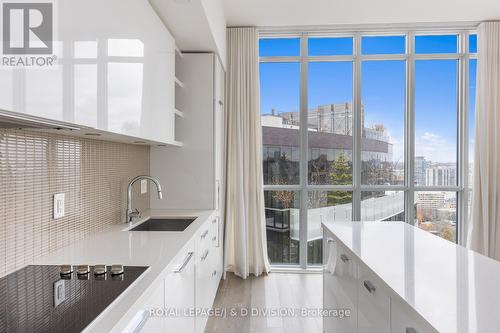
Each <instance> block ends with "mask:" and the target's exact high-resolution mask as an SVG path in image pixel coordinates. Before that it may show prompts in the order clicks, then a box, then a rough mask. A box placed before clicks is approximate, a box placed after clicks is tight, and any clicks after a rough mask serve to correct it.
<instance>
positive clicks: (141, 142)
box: [134, 141, 146, 144]
mask: <svg viewBox="0 0 500 333" xmlns="http://www.w3.org/2000/svg"><path fill="white" fill-rule="evenodd" d="M134 143H137V144H145V143H146V142H144V141H134Z"/></svg>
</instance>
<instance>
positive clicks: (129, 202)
mask: <svg viewBox="0 0 500 333" xmlns="http://www.w3.org/2000/svg"><path fill="white" fill-rule="evenodd" d="M141 179H147V180H149V181H151V182H152V183H153V184H155V185H156V190H157V192H158V199H159V200H161V199H163V192H162V189H161V184H160V181H159V180H158V179H157V178H155V177H151V176H146V175H141V176H137V177H134V178H133V179H132V180H131V181H130V183H129V184H128V188H127V223H130V222H132V219H133V218H134V217H137V216H139V211H138V210H137V209H136V210H135V211H133V210H132V186H133V185H134V183H135V182H137V181H138V180H141Z"/></svg>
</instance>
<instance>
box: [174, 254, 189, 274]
mask: <svg viewBox="0 0 500 333" xmlns="http://www.w3.org/2000/svg"><path fill="white" fill-rule="evenodd" d="M193 254H194V252H189V253H188V254H187V256H186V259H184V262H183V263H182V265H181V267H179V268H177V269H175V270H174V273H180V272H182V270H183V269H184V267H186V265H187V264H188V262H189V261H190V260H191V258H192V257H193Z"/></svg>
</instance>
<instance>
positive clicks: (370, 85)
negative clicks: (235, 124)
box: [260, 36, 476, 162]
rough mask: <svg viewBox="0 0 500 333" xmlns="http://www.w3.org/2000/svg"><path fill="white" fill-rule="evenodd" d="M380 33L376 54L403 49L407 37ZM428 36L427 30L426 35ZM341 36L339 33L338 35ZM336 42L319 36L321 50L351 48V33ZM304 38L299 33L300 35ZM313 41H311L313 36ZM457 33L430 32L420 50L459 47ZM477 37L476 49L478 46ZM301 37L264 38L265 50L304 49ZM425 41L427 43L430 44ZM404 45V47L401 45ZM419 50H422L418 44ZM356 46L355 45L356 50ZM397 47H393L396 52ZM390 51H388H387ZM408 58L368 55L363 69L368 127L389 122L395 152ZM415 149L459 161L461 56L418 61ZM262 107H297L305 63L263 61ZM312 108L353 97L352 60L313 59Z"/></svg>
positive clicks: (400, 137)
mask: <svg viewBox="0 0 500 333" xmlns="http://www.w3.org/2000/svg"><path fill="white" fill-rule="evenodd" d="M393 37H398V38H393V39H391V40H385V39H383V38H382V39H380V38H378V39H377V40H376V43H375V42H371V41H370V43H369V46H370V47H368V49H369V53H370V54H375V53H380V52H383V50H396V51H394V52H403V51H404V49H403V50H401V47H400V45H401V39H404V37H399V36H393ZM420 37H422V38H423V37H427V36H420ZM336 39H337V38H336ZM338 39H339V41H338V42H337V43H336V44H335V45H334V46H332V45H330V44H328V43H327V42H325V41H323V39H321V38H318V39H315V41H314V50H315V52H316V53H315V54H320V55H321V51H322V50H327V51H328V50H329V49H331V48H335V47H336V50H337V51H338V53H339V54H347V53H349V51H350V50H352V47H351V45H350V43H348V42H346V40H349V38H338ZM297 40H298V39H297ZM310 43H311V42H310ZM456 43H457V42H456V38H450V36H433V38H432V39H429V38H427V39H426V40H425V43H423V42H422V43H420V44H417V45H423V46H421V47H420V51H421V52H422V53H424V52H432V51H433V50H434V48H435V47H439V48H441V49H445V50H452V49H453V48H455V50H456V46H455V45H456ZM474 43H475V42H474V39H472V40H471V49H474V48H475V44H474ZM298 45H299V44H298V43H297V42H296V39H283V40H280V41H279V42H278V41H277V40H276V39H274V40H272V43H269V42H267V41H266V40H261V42H260V47H261V55H266V56H272V55H298V54H299V53H298V52H299V50H300V49H299V46H298ZM436 45H438V46H436ZM424 46H425V47H424ZM398 50H399V51H398ZM417 51H418V50H417ZM351 52H352V51H351ZM394 52H393V53H394ZM386 53H387V52H386ZM405 66H406V65H405V61H404V60H383V61H363V62H362V73H361V77H362V79H361V87H362V104H363V106H364V108H365V123H366V124H367V127H370V126H372V125H375V124H383V125H384V126H385V127H386V129H387V133H388V135H389V136H390V137H391V140H392V141H391V143H392V144H393V145H394V158H395V159H398V157H402V156H403V143H404V133H403V130H404V110H405ZM415 69H416V71H415V72H416V75H415V152H416V155H422V156H426V158H427V159H429V160H432V161H434V162H456V145H457V105H456V100H457V80H458V78H457V61H456V60H418V61H416V64H415ZM260 72H261V73H260V75H261V113H262V114H268V113H269V114H270V113H271V110H272V109H275V110H276V111H277V112H278V113H282V112H297V111H298V110H299V109H300V107H299V103H300V100H299V96H300V64H299V63H292V62H290V63H261V64H260ZM475 75H476V65H475V63H474V62H472V61H471V66H470V77H471V79H470V80H469V95H470V96H471V98H470V99H469V110H470V115H469V121H470V125H471V126H470V134H469V135H470V137H471V147H470V148H472V143H473V140H472V138H473V121H474V119H473V117H474V114H473V110H474V98H473V97H474V95H475ZM308 76H309V82H308V85H309V89H308V108H309V109H312V108H314V107H316V106H318V105H322V104H335V103H342V102H352V89H353V82H352V62H310V63H309V64H308Z"/></svg>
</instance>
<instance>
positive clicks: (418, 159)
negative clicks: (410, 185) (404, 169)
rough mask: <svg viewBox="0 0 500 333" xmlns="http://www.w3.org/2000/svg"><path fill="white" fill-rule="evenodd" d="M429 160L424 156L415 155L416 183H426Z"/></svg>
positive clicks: (420, 184) (421, 184)
mask: <svg viewBox="0 0 500 333" xmlns="http://www.w3.org/2000/svg"><path fill="white" fill-rule="evenodd" d="M426 168H427V161H426V160H425V157H424V156H415V185H419V186H423V185H425V169H426Z"/></svg>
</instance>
